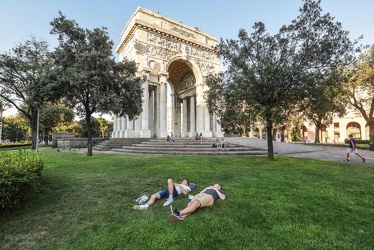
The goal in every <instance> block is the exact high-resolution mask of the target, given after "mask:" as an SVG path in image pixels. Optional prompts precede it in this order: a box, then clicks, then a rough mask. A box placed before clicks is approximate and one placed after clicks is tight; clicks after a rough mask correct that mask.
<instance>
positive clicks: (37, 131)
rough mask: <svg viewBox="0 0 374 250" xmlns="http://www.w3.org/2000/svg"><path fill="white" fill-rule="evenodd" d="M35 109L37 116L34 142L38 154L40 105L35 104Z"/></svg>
mask: <svg viewBox="0 0 374 250" xmlns="http://www.w3.org/2000/svg"><path fill="white" fill-rule="evenodd" d="M35 105H36V108H37V111H38V112H37V116H36V141H35V151H36V153H38V150H39V112H40V105H39V103H38V102H37V103H35Z"/></svg>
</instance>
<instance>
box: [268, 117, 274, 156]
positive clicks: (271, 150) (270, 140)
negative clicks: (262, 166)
mask: <svg viewBox="0 0 374 250" xmlns="http://www.w3.org/2000/svg"><path fill="white" fill-rule="evenodd" d="M272 131H273V126H272V123H271V122H269V121H268V122H267V124H266V135H267V142H268V160H270V161H272V160H274V148H273V136H272Z"/></svg>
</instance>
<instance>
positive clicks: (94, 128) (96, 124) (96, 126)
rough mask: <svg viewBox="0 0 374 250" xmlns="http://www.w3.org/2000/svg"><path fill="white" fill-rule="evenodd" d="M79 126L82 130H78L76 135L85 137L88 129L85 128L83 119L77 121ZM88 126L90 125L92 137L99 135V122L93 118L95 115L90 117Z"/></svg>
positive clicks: (85, 124)
mask: <svg viewBox="0 0 374 250" xmlns="http://www.w3.org/2000/svg"><path fill="white" fill-rule="evenodd" d="M78 123H79V124H80V125H81V127H82V130H81V131H79V134H78V137H85V138H87V137H88V129H87V123H86V121H85V120H80V121H79V122H78ZM90 123H91V124H90V126H91V135H92V136H93V137H101V129H100V122H99V121H98V120H97V119H96V118H95V117H93V116H92V117H91V122H90Z"/></svg>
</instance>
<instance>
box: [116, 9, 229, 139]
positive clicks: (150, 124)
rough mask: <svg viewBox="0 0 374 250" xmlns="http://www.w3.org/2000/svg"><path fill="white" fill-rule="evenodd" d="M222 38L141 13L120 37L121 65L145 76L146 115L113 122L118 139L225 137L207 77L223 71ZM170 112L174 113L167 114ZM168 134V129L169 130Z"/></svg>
mask: <svg viewBox="0 0 374 250" xmlns="http://www.w3.org/2000/svg"><path fill="white" fill-rule="evenodd" d="M217 43H218V40H217V38H215V37H213V36H211V35H208V34H206V33H204V32H201V31H200V30H199V29H198V28H192V27H189V26H187V25H185V24H183V23H181V22H177V21H175V20H172V19H170V18H167V17H165V16H162V15H160V14H158V13H155V12H152V11H150V10H147V9H144V8H142V7H139V8H137V10H136V11H135V13H134V14H133V15H132V16H131V18H130V20H129V21H128V23H127V25H126V27H125V28H124V30H123V32H122V34H121V36H120V43H119V45H118V48H117V53H118V55H119V60H120V61H122V60H123V59H125V58H127V59H129V60H134V61H135V62H136V63H137V65H138V72H137V73H138V75H139V76H144V77H145V79H146V81H145V82H144V84H143V91H144V92H143V94H144V96H143V106H142V107H143V112H142V114H141V115H140V116H139V117H137V119H135V120H129V119H128V117H116V116H113V134H112V137H113V138H152V137H156V138H165V137H166V136H167V135H168V134H170V133H171V132H173V134H174V136H176V137H193V136H195V133H196V132H197V133H199V134H200V133H202V134H203V136H204V137H222V136H223V134H222V132H221V126H220V124H219V123H218V122H217V117H215V115H211V114H209V112H208V108H207V104H206V102H205V100H204V91H205V90H206V89H207V86H206V84H205V83H204V77H205V76H206V75H208V74H209V73H218V72H220V71H222V70H221V67H220V64H219V58H218V57H217V55H216V54H215V53H214V50H213V47H214V46H216V45H217ZM168 106H169V108H168ZM168 128H169V129H168Z"/></svg>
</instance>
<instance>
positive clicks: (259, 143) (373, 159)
mask: <svg viewBox="0 0 374 250" xmlns="http://www.w3.org/2000/svg"><path fill="white" fill-rule="evenodd" d="M225 140H226V141H227V142H232V143H236V144H241V145H243V146H249V147H254V148H259V149H262V150H267V141H266V140H262V139H254V138H246V137H225ZM273 143H274V152H276V153H277V155H288V156H293V157H300V158H311V159H319V160H328V161H340V162H342V161H343V160H344V158H345V154H346V149H347V147H348V146H347V145H336V146H335V145H331V144H326V145H312V144H302V143H286V142H276V141H274V142H273ZM358 153H359V154H360V155H362V156H363V157H365V159H366V162H365V164H369V165H374V151H370V150H368V149H367V150H364V149H359V150H358ZM350 162H351V163H361V164H362V160H361V159H360V158H359V157H358V156H356V155H355V154H353V155H351V161H350Z"/></svg>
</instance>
